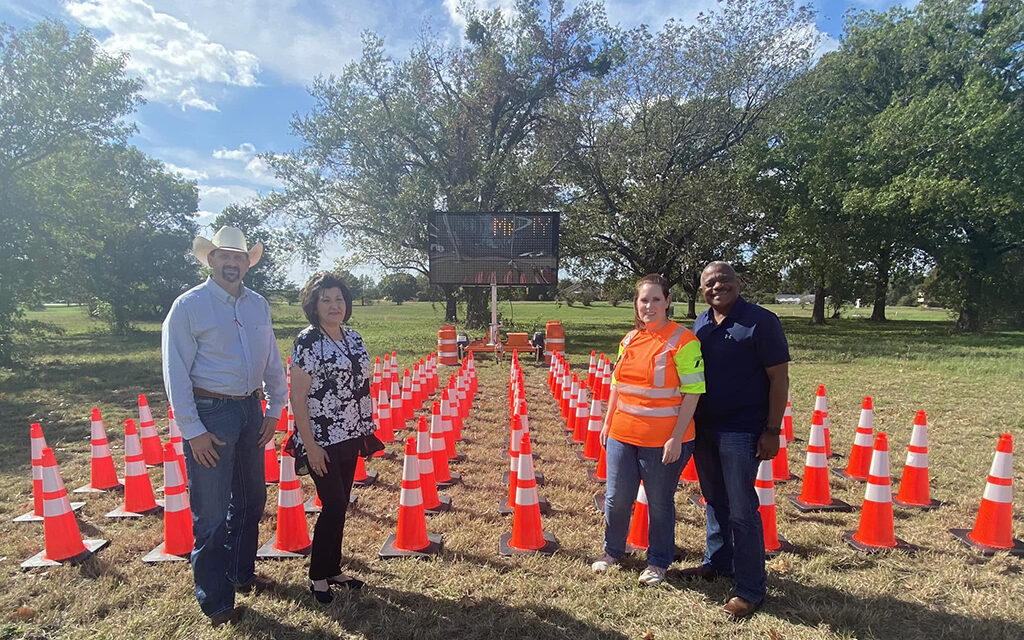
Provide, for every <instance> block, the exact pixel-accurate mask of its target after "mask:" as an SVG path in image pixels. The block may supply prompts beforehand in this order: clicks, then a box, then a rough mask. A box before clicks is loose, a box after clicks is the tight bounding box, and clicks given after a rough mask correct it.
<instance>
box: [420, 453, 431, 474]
mask: <svg viewBox="0 0 1024 640" xmlns="http://www.w3.org/2000/svg"><path fill="white" fill-rule="evenodd" d="M419 461H420V477H421V478H422V477H423V475H424V474H428V475H433V473H434V459H433V457H424V458H420V459H419Z"/></svg>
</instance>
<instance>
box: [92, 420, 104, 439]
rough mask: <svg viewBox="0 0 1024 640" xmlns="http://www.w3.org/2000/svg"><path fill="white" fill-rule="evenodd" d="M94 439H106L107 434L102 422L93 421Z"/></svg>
mask: <svg viewBox="0 0 1024 640" xmlns="http://www.w3.org/2000/svg"><path fill="white" fill-rule="evenodd" d="M92 439H93V440H106V439H107V434H106V433H105V432H104V431H103V423H102V422H93V423H92Z"/></svg>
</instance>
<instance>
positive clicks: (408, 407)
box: [402, 369, 415, 428]
mask: <svg viewBox="0 0 1024 640" xmlns="http://www.w3.org/2000/svg"><path fill="white" fill-rule="evenodd" d="M414 410H415V407H413V405H412V375H410V374H409V370H408V369H406V370H405V371H404V372H403V374H402V421H403V423H404V422H405V421H407V420H412V417H413V412H414ZM405 426H406V428H408V426H409V425H408V424H406V425H405Z"/></svg>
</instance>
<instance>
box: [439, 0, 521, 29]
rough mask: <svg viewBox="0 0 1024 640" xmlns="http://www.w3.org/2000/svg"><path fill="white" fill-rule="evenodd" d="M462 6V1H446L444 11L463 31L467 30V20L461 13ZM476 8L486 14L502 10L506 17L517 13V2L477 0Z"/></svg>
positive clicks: (509, 0) (511, 0)
mask: <svg viewBox="0 0 1024 640" xmlns="http://www.w3.org/2000/svg"><path fill="white" fill-rule="evenodd" d="M460 4H461V0H444V9H445V11H447V12H448V20H450V21H451V23H452V24H453V25H455V26H456V27H458V28H459V30H460V31H461V30H464V29H465V28H466V18H465V16H463V15H462V14H461V13H460V12H459V5H460ZM476 6H477V8H478V9H479V10H480V11H484V12H486V11H494V10H495V9H501V13H502V15H504V16H506V17H507V16H512V15H515V13H516V3H515V0H477V2H476Z"/></svg>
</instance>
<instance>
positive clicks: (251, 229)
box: [210, 203, 285, 296]
mask: <svg viewBox="0 0 1024 640" xmlns="http://www.w3.org/2000/svg"><path fill="white" fill-rule="evenodd" d="M225 225H228V226H232V227H238V228H239V229H241V230H242V231H243V232H244V233H245V239H246V241H247V242H248V243H249V246H250V247H251V246H253V245H254V244H256V243H257V242H262V243H263V257H262V258H260V261H259V262H258V263H257V264H256V266H255V267H253V268H251V269H249V273H247V274H246V276H245V280H246V286H248V287H249V288H250V289H252V290H253V291H256V292H258V293H260V294H262V295H264V296H266V295H269V293H270V292H272V291H279V290H281V289H283V288H284V286H285V270H284V266H283V265H282V264H281V260H280V256H281V254H282V253H283V249H282V247H281V244H280V240H279V238H280V234H275V233H274V232H273V231H272V230H271V229H270V228H269V227H267V214H266V213H265V212H263V211H261V210H260V209H259V208H258V207H256V206H255V205H254V204H252V203H245V204H237V203H236V204H230V205H228V206H226V207H224V210H223V211H221V212H220V215H218V216H217V217H216V219H214V221H213V222H212V223H210V229H211V230H213V231H216V230H217V229H219V228H221V227H223V226H225Z"/></svg>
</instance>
